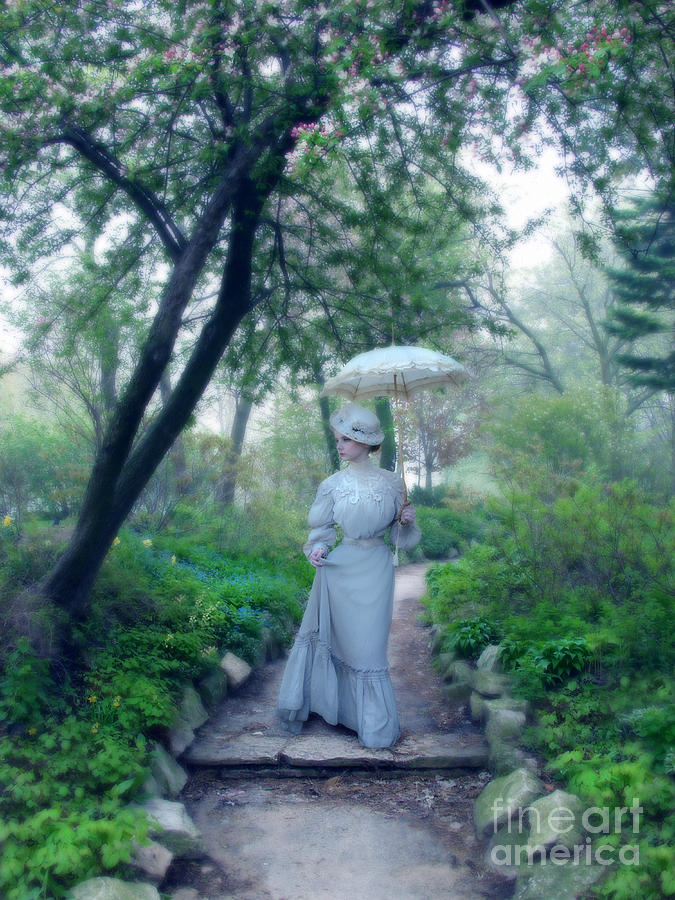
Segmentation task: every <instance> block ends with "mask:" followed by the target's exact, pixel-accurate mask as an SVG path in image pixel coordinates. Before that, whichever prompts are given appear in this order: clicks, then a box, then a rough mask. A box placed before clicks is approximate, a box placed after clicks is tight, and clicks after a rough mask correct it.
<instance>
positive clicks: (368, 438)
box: [329, 403, 384, 447]
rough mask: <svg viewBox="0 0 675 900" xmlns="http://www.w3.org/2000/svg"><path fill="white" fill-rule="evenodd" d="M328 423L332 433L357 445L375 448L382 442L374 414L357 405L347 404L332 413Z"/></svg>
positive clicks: (380, 430) (381, 432) (377, 421)
mask: <svg viewBox="0 0 675 900" xmlns="http://www.w3.org/2000/svg"><path fill="white" fill-rule="evenodd" d="M329 421H330V427H331V428H332V429H333V431H335V432H337V433H338V434H343V435H344V436H345V437H348V438H351V439H352V440H353V441H358V443H359V444H368V446H369V447H376V446H377V445H378V444H381V443H382V441H383V440H384V432H383V431H382V426H381V425H380V420H379V419H378V418H377V416H376V415H375V413H373V412H371V411H370V410H369V409H366V408H365V407H364V406H359V405H358V403H347V405H346V406H343V407H342V409H338V411H337V412H334V413H333V415H332V416H331V417H330V420H329Z"/></svg>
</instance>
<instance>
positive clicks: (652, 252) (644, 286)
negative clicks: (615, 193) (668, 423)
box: [608, 196, 675, 394]
mask: <svg viewBox="0 0 675 900" xmlns="http://www.w3.org/2000/svg"><path fill="white" fill-rule="evenodd" d="M616 218H617V220H618V223H617V229H616V235H617V244H618V245H619V250H620V252H621V254H622V257H623V260H624V263H625V268H623V269H620V268H618V267H615V268H613V269H612V270H610V277H611V279H612V283H613V286H614V290H615V292H616V294H617V298H618V300H619V303H620V305H619V306H618V308H617V309H615V310H614V312H613V316H612V318H611V319H610V321H609V323H608V327H609V329H610V331H612V332H613V333H614V334H618V335H619V336H621V337H622V338H623V339H624V340H625V341H626V344H627V347H626V350H625V351H624V353H623V354H622V356H621V362H622V363H623V364H624V365H625V366H626V367H627V368H628V369H629V370H630V371H631V373H632V379H633V381H634V382H635V383H636V384H638V385H647V386H649V387H654V388H657V389H659V390H665V391H668V392H669V393H671V394H673V393H675V351H673V350H672V346H673V339H674V338H675V268H674V264H673V258H674V257H675V208H674V207H673V203H672V199H666V200H661V199H659V198H658V197H657V196H652V197H649V198H647V199H645V200H641V201H640V202H637V203H634V204H633V206H632V208H631V209H629V210H625V209H624V210H622V211H620V212H617V213H616ZM654 335H659V336H663V338H664V340H663V343H662V347H659V345H658V344H655V342H654V340H653V336H654ZM645 338H651V341H645ZM659 351H661V352H659Z"/></svg>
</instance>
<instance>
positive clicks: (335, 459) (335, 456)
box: [314, 369, 340, 472]
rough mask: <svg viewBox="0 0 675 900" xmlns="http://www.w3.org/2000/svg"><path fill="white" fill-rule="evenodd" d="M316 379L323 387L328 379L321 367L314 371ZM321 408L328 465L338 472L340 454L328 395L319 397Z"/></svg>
mask: <svg viewBox="0 0 675 900" xmlns="http://www.w3.org/2000/svg"><path fill="white" fill-rule="evenodd" d="M314 380H315V381H316V383H317V384H318V385H319V387H323V385H324V383H325V381H326V379H325V378H324V375H323V372H322V371H321V369H316V370H315V371H314ZM319 410H320V413H321V427H322V428H323V433H324V437H325V438H326V456H327V458H328V465H329V466H330V470H331V472H337V471H338V469H339V468H340V455H339V453H338V451H337V444H336V443H335V435H334V434H333V429H332V428H331V427H330V402H329V400H328V397H319Z"/></svg>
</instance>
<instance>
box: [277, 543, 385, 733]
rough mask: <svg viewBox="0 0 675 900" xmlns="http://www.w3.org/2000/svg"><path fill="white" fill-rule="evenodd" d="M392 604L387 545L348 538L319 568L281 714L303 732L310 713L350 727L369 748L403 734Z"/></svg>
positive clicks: (285, 686)
mask: <svg viewBox="0 0 675 900" xmlns="http://www.w3.org/2000/svg"><path fill="white" fill-rule="evenodd" d="M393 598H394V567H393V562H392V556H391V551H390V550H389V548H388V547H387V546H386V544H385V543H384V540H383V539H382V538H366V539H349V538H345V539H344V540H343V542H342V543H341V544H340V545H339V546H337V547H336V548H335V549H334V550H333V551H332V552H331V553H330V554H329V555H328V556H327V558H326V559H325V560H324V565H323V566H322V567H321V568H319V569H317V571H316V575H315V577H314V583H313V585H312V590H311V593H310V596H309V600H308V603H307V608H306V610H305V614H304V616H303V620H302V624H301V625H300V630H299V632H298V635H297V638H296V640H295V644H294V645H293V648H292V650H291V652H290V654H289V658H288V662H287V664H286V670H285V672H284V676H283V680H282V684H281V690H280V693H279V707H278V713H279V716H280V718H281V720H282V722H283V723H284V725H285V727H286V728H287V729H288V730H290V731H292V732H294V733H298V732H299V731H300V730H301V728H302V724H303V722H305V721H306V719H307V718H308V716H309V714H310V713H311V712H315V713H318V714H319V715H320V716H322V718H323V719H324V720H325V721H326V722H328V724H330V725H337V724H338V723H340V724H342V725H345V726H346V727H347V728H350V729H352V730H353V731H355V732H356V733H357V734H358V738H359V741H360V743H361V744H362V745H363V746H364V747H390V746H391V745H392V744H394V743H395V742H396V740H397V739H398V737H399V735H400V728H399V721H398V713H397V710H396V701H395V699H394V689H393V687H392V683H391V678H390V676H389V667H388V662H387V642H388V639H389V629H390V627H391V619H392V610H393Z"/></svg>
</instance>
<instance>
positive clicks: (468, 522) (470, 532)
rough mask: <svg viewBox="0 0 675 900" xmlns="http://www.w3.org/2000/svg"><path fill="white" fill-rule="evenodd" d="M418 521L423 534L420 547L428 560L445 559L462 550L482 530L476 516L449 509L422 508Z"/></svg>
mask: <svg viewBox="0 0 675 900" xmlns="http://www.w3.org/2000/svg"><path fill="white" fill-rule="evenodd" d="M417 521H418V524H419V526H420V530H421V532H422V539H421V541H420V546H421V548H422V552H423V553H424V555H425V556H426V557H427V559H443V557H446V556H448V555H449V554H450V553H451V552H453V551H455V552H456V551H459V550H461V549H462V548H463V547H465V546H466V544H467V543H468V541H470V540H472V539H473V538H474V537H476V536H477V535H478V534H479V533H480V530H481V524H480V522H479V520H478V518H477V517H476V516H475V515H471V514H469V513H466V514H462V513H459V512H456V511H455V510H452V509H447V508H446V509H436V508H430V507H425V506H420V507H418V508H417Z"/></svg>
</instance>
